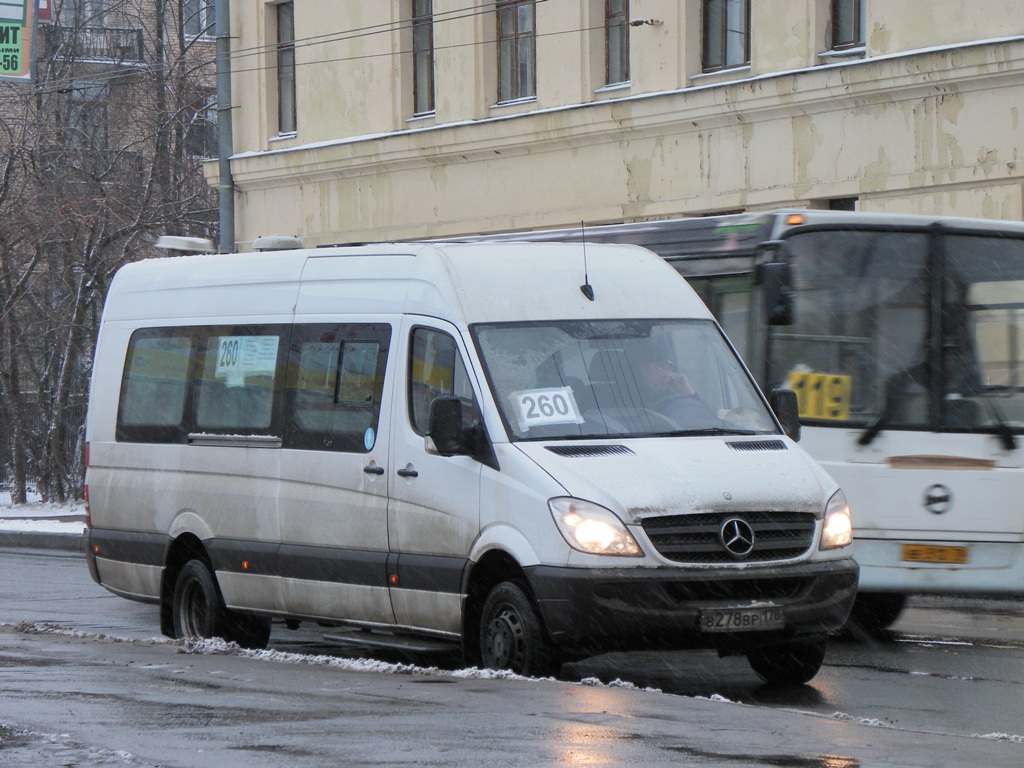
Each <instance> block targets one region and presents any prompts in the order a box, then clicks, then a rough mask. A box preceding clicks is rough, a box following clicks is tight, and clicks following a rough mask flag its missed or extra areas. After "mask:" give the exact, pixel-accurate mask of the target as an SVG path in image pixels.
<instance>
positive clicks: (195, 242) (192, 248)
mask: <svg viewBox="0 0 1024 768" xmlns="http://www.w3.org/2000/svg"><path fill="white" fill-rule="evenodd" d="M156 247H157V248H159V249H160V250H161V251H168V252H169V253H170V254H171V255H174V256H184V255H185V254H189V253H213V250H214V249H213V241H212V240H207V239H206V238H205V237H177V236H175V235H161V236H160V237H158V238H157V239H156Z"/></svg>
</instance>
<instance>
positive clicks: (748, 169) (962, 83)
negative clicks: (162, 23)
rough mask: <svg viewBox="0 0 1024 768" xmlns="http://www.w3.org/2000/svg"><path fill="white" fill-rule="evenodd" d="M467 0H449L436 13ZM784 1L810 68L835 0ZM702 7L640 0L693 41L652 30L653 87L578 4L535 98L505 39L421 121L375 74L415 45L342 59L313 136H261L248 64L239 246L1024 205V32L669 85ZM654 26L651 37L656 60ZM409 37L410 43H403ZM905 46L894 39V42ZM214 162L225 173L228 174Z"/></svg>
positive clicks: (983, 211) (482, 22)
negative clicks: (514, 100)
mask: <svg viewBox="0 0 1024 768" xmlns="http://www.w3.org/2000/svg"><path fill="white" fill-rule="evenodd" d="M312 2H313V3H314V5H316V0H312ZM448 2H453V0H435V13H436V12H438V9H439V8H442V9H443V8H444V7H445V5H446V3H448ZM772 3H774V4H775V6H776V7H777V8H778V9H779V10H780V13H779V16H778V19H777V20H776V24H775V27H772V28H771V29H774V32H772V34H779V35H783V37H784V38H785V39H786V40H787V41H789V43H792V44H789V43H787V45H786V46H784V48H783V49H782V50H781V53H779V52H777V54H776V55H778V56H781V57H782V58H784V59H785V60H786V61H788V62H795V61H796V60H797V59H799V50H801V47H802V49H803V50H804V51H805V52H806V51H808V50H813V48H808V47H807V46H808V45H810V43H808V42H807V40H810V39H811V38H813V37H814V36H815V35H813V34H810V33H807V34H806V35H804V36H803V37H800V35H803V34H804V33H803V32H801V30H800V21H799V15H800V12H799V9H802V8H805V7H806V12H807V13H811V12H812V11H814V12H820V10H821V8H823V7H827V5H828V3H827V2H826V3H823V2H820V1H819V0H807V2H798V3H795V4H793V6H792V7H794V8H796V9H797V11H792V12H791V11H787V10H786V8H787V7H788V4H787V3H784V2H781V0H772ZM772 3H766V4H765V6H768V5H771V4H772ZM906 4H907V5H908V6H912V5H920V4H918V3H915V2H914V1H913V0H906ZM985 4H986V5H987V6H988V5H991V6H993V8H994V7H995V6H997V5H999V3H997V2H996V1H995V0H987V1H986V3H985ZM254 5H255V4H254ZM755 5H757V4H755ZM879 5H880V4H879V3H870V4H869V7H870V8H871V9H878V6H879ZM891 5H893V4H886V6H885V7H886V8H888V7H890V6H891ZM934 5H935V4H932V5H930V6H929V7H933V8H934ZM940 5H941V6H942V7H944V8H947V7H948V8H951V9H952V8H958V7H959V6H960V5H961V3H960V2H959V0H944V2H942V3H941V4H940ZM1020 5H1021V7H1024V3H1021V4H1020ZM246 7H249V6H246ZM373 7H374V8H375V9H376V10H375V14H376V15H374V16H373V17H372V18H371V17H370V14H369V13H367V14H366V17H365V18H363V19H362V20H361V22H360V23H362V24H366V25H369V24H374V23H377V22H379V21H380V19H381V18H384V17H385V16H386V17H387V18H392V16H391V14H392V13H394V14H397V13H398V10H397V8H398V4H397V3H380V4H379V6H378V5H374V6H373ZM452 7H454V6H452ZM540 7H546V8H548V9H549V11H548V12H550V9H551V8H557V7H559V6H558V4H544V6H538V8H540ZM688 7H689V4H685V5H684V4H679V3H666V2H664V0H635V2H634V4H633V9H634V12H635V13H634V18H637V17H639V15H640V14H638V13H636V11H637V10H638V9H643V13H644V14H646V13H651V14H652V17H654V18H659V20H661V19H660V17H655V16H654V14H655V13H661V14H662V15H664V16H665V19H666V22H665V23H664V24H663V26H661V27H652V26H649V25H645V26H644V27H641V28H640V29H641V30H642V31H643V32H644V33H647V32H653V33H654V34H655V35H664V33H665V32H666V27H671V30H677V29H679V26H680V25H683V26H687V25H689V26H687V33H686V39H685V40H684V41H683V43H685V45H687V46H690V49H689V50H687V51H683V50H681V49H679V48H678V47H677V49H676V51H675V53H674V54H672V53H669V51H668V49H667V47H666V46H667V44H666V41H665V39H664V37H661V38H656V37H654V36H651V37H648V38H644V39H645V40H647V41H648V42H647V45H648V46H649V47H648V48H646V49H645V51H644V53H642V54H636V56H634V58H633V62H634V66H633V69H632V75H633V82H632V85H631V86H630V87H627V88H626V89H624V90H619V89H616V90H612V91H610V92H607V93H597V92H596V91H595V89H593V88H591V87H590V86H591V85H593V83H590V82H588V78H590V79H593V77H594V76H595V75H594V74H593V73H594V71H595V70H596V67H594V66H593V65H592V63H591V64H588V63H587V60H586V58H585V57H583V56H581V54H580V50H579V48H578V47H576V48H573V46H572V45H570V42H569V41H570V40H571V39H572V38H573V36H572V34H571V33H570V32H568V31H567V29H568V27H566V26H565V24H566V23H567V21H566V19H561V20H560V21H561V22H562V27H555V26H551V28H558V29H561V30H562V32H563V33H564V34H561V35H558V36H555V37H554V38H552V40H559V41H561V42H560V43H559V44H560V45H562V46H564V47H565V48H566V49H567V50H566V53H565V55H567V56H570V57H571V58H572V61H571V62H569V63H567V65H566V67H565V72H563V73H560V74H553V75H552V78H551V80H550V82H545V83H544V84H543V85H542V84H540V83H539V88H538V90H539V93H538V99H537V100H536V101H535V102H528V103H525V104H516V105H512V106H509V107H504V106H502V107H500V108H494V105H493V103H492V102H491V101H490V99H492V98H493V94H490V93H489V88H490V83H491V82H492V81H491V79H490V78H491V75H493V71H488V67H489V66H490V64H489V62H490V57H489V55H488V54H487V53H486V51H484V50H483V49H484V48H485V46H475V47H466V46H463V47H460V48H458V49H457V53H455V54H453V55H456V56H457V57H458V61H459V62H460V66H463V69H464V70H465V71H464V72H463V77H464V79H465V81H466V87H465V88H464V89H462V90H459V91H457V92H452V91H451V90H450V89H445V88H439V91H438V114H437V115H435V116H431V117H429V118H426V119H417V120H409V119H407V118H404V117H403V116H402V114H401V113H400V112H401V110H400V109H398V111H396V105H397V104H401V100H399V99H393V98H391V97H390V95H389V96H388V98H387V99H383V101H384V102H385V103H386V104H387V110H384V109H383V108H382V107H381V105H380V104H377V102H376V101H375V99H374V98H373V92H372V87H371V86H372V85H373V84H375V83H377V84H380V83H388V84H393V83H399V82H401V81H402V78H401V77H400V76H399V73H397V72H396V71H394V69H393V63H394V61H396V60H398V57H397V56H393V57H391V58H390V59H388V58H387V57H383V58H379V59H375V60H374V61H372V62H365V61H363V62H360V63H358V64H356V65H353V67H351V68H345V67H342V68H341V69H339V70H338V71H334V72H333V73H327V72H322V73H321V74H319V75H314V74H313V72H314V71H315V70H316V69H317V67H313V68H310V70H309V72H308V73H307V74H304V75H303V76H302V77H303V79H302V80H301V81H300V85H301V84H303V83H304V84H305V85H302V87H303V88H312V87H314V86H315V88H316V89H317V91H318V93H317V96H316V97H315V99H313V100H311V101H310V100H304V99H302V100H300V102H301V103H302V104H304V105H312V106H313V107H314V108H315V109H314V111H311V112H306V111H301V112H300V117H299V120H300V130H299V135H298V136H297V137H295V138H293V139H285V140H273V138H272V137H270V138H267V139H261V138H260V131H259V130H256V129H254V128H253V126H255V125H259V124H260V120H261V118H260V116H259V114H258V110H259V109H260V108H261V107H260V106H259V105H260V104H263V107H264V108H265V106H266V103H267V102H269V99H267V100H264V101H261V100H260V99H259V98H253V100H252V102H251V104H250V101H249V97H258V95H259V88H260V87H265V86H266V80H265V78H266V73H262V74H260V73H253V72H247V73H243V74H241V75H240V76H238V77H237V78H236V81H235V82H236V83H239V87H238V88H236V92H240V93H241V96H236V98H238V99H239V103H240V104H241V105H242V106H241V107H240V113H239V115H237V116H236V118H235V123H236V125H238V124H239V118H243V119H242V123H243V128H241V129H240V130H238V131H236V151H237V152H238V154H237V155H236V157H235V158H234V159H233V160H232V169H233V173H234V182H235V185H236V189H237V195H236V209H237V220H236V232H237V234H238V238H239V241H240V242H239V244H238V245H239V247H240V248H244V247H246V246H247V245H248V242H249V241H251V240H252V239H253V238H254V237H256V236H258V235H261V234H268V233H272V232H282V233H288V234H295V235H299V236H301V237H303V238H306V239H307V241H308V242H310V243H323V242H346V241H361V240H381V239H391V238H394V239H404V238H419V237H439V236H445V235H461V234H472V233H479V232H487V231H496V230H514V229H530V228H536V227H549V226H565V225H572V224H574V223H578V222H579V221H581V220H585V221H587V222H590V223H600V222H616V221H623V220H635V219H643V218H652V217H665V216H679V215H690V214H692V215H699V214H705V213H712V212H721V211H735V210H743V209H768V208H775V207H781V206H791V205H796V206H799V205H826V204H827V200H828V199H830V198H836V197H855V198H858V207H859V208H861V209H864V210H885V211H905V212H923V213H945V214H951V215H963V216H987V217H995V218H1009V219H1021V218H1022V214H1024V211H1022V193H1021V189H1022V185H1024V168H1022V167H1021V158H1020V157H1019V155H1020V152H1021V138H1020V137H1021V135H1022V130H1021V128H1022V126H1021V124H1020V123H1021V119H1020V118H1021V116H1020V110H1021V109H1024V106H1022V105H1024V38H1022V39H1014V40H1009V41H1003V42H988V43H984V44H976V45H970V46H964V47H953V48H949V49H928V50H925V51H920V52H915V53H909V54H905V55H889V56H882V57H876V58H867V59H864V60H843V61H841V62H837V63H832V64H828V65H824V66H809V67H806V68H797V69H789V70H785V71H777V72H776V73H770V72H769V73H767V74H762V75H756V74H751V73H750V72H749V71H748V72H746V73H745V74H744V75H736V74H733V75H731V77H734V78H736V77H739V78H740V79H734V80H733V81H729V80H728V77H725V76H716V78H711V79H704V78H695V79H694V78H691V79H687V78H685V77H684V78H682V80H683V82H682V83H681V84H680V85H679V86H673V87H669V88H666V89H665V90H662V91H654V92H650V91H648V90H647V89H646V88H645V84H646V82H647V81H645V78H649V79H650V80H649V81H652V82H658V83H660V84H662V85H667V84H669V83H675V82H677V81H678V80H679V79H680V72H681V71H683V70H685V69H686V68H687V67H689V66H691V65H690V63H689V62H691V58H692V54H693V51H692V35H691V34H690V33H691V32H692V24H691V23H690V22H692V19H689V17H688V16H687V15H686V14H684V13H683V9H684V8H688ZM757 7H762V6H757ZM673 9H675V15H674V16H672V15H670V12H671V11H672V10H673ZM815 9H816V10H815ZM385 11H386V13H385ZM872 12H874V10H872ZM882 12H883V11H882V10H879V12H878V13H879V14H881V13H882ZM539 13H540V10H538V14H539ZM594 13H595V11H594V9H593V8H589V9H588V13H582V12H581V10H580V8H578V7H577V8H576V10H575V12H574V14H572V15H571V18H572V19H575V21H576V23H579V20H580V19H583V18H592V17H593V15H594ZM892 13H895V12H894V11H893V12H891V13H890V15H889V16H887V17H882V16H881V15H878V16H876V17H875V18H876V20H877V21H878V22H879V24H880V26H879V27H878V29H879V30H882V31H883V32H884V29H885V28H888V27H891V26H892V24H893V23H895V22H893V21H890V19H892V18H894V17H893V16H892ZM382 14H383V15H382ZM936 15H941V14H936ZM491 20H492V19H491V18H490V17H487V16H485V15H482V16H478V17H474V18H473V19H472V20H470V21H467V22H466V24H468V25H469V27H467V29H469V28H471V29H472V30H473V31H471V32H466V34H467V35H471V34H478V35H485V34H486V33H487V32H488V31H490V21H491ZM882 21H884V22H885V23H884V24H882V23H881V22H882ZM236 23H237V24H238V25H240V26H239V28H240V29H251V28H253V27H258V26H259V24H260V23H261V22H260V17H259V14H258V12H257V11H256V10H249V11H246V10H243V11H242V18H241V19H240V20H238V21H237V22H236ZM461 23H462V22H460V24H461ZM539 23H540V22H538V24H539ZM901 23H903V22H901ZM1000 23H1001V22H1000ZM869 26H870V25H869ZM997 26H998V25H997ZM1022 26H1024V25H1022ZM776 27H777V28H776ZM1000 28H1001V27H1000ZM454 29H455V27H451V28H445V30H444V31H443V32H442V31H439V32H438V33H437V34H436V35H435V40H436V44H437V45H441V43H440V40H441V39H445V40H449V41H454V39H455V37H445V38H443V37H442V36H443V35H449V36H450V35H455V32H453V30H454ZM766 30H768V28H767V27H766ZM768 31H770V30H768ZM1022 31H1024V30H1022ZM461 34H462V33H461V32H460V33H459V35H461ZM904 34H909V33H908V32H906V31H904ZM798 38H799V39H800V40H801V41H802V42H800V43H799V44H796V43H793V42H792V41H794V40H797V39H798ZM764 39H768V38H762V40H764ZM637 40H638V38H637V37H636V33H634V36H633V37H632V41H633V43H632V44H633V45H634V53H636V46H637ZM654 40H660V41H661V42H660V43H658V44H657V45H655V44H653V43H651V41H654ZM756 40H757V38H756V37H755V41H756ZM812 42H813V41H812ZM683 43H680V45H682V44H683ZM250 44H251V43H250ZM388 45H389V46H398V47H399V48H400V45H401V44H400V41H397V38H395V40H392V41H391V42H389V43H388ZM544 45H545V46H546V50H547V53H546V54H545V55H546V56H547V57H549V58H551V57H555V56H556V55H557V51H556V49H557V46H555V45H554V44H553V43H552V42H551V40H549V41H548V42H546V43H545V44H544ZM872 45H874V44H872ZM886 45H887V46H891V45H893V43H892V40H891V35H890V39H889V41H888V42H887V43H886ZM325 50H326V51H330V50H332V49H325ZM652 51H656V52H658V53H657V56H654V57H652V54H651V52H652ZM339 52H340V51H335V52H334V53H339ZM306 55H311V54H308V53H307V54H306ZM318 55H320V54H318ZM331 55H334V54H331ZM765 56H768V54H767V53H766V54H765ZM658 57H662V58H663V59H664V60H663V61H661V62H660V64H659V62H658V61H657V60H656V59H657V58H658ZM388 62H391V63H390V64H389V63H388ZM389 67H390V68H391V69H389ZM320 69H322V68H320ZM492 69H493V68H492ZM752 69H754V70H756V69H758V68H757V67H754V68H752ZM453 70H454V67H453V65H452V64H451V62H450V61H449V62H448V63H442V62H441V61H439V62H438V75H437V76H438V78H441V77H449V76H452V75H453ZM602 71H603V70H602ZM723 77H724V78H725V79H724V80H723ZM261 78H263V80H261ZM470 80H471V81H472V82H470ZM260 83H262V85H260ZM581 86H582V88H581ZM382 87H383V86H382ZM390 87H391V85H388V88H390ZM349 91H356V92H352V93H350V92H349ZM339 92H340V93H339ZM591 97H592V98H591ZM573 99H584V101H582V102H579V101H576V102H574V101H573ZM339 110H343V112H339ZM450 111H453V112H454V114H450V113H449V112H450ZM246 118H249V119H246ZM264 122H265V121H264ZM208 172H209V173H210V174H211V179H212V180H213V181H214V182H215V181H216V177H215V173H216V168H215V167H211V168H208Z"/></svg>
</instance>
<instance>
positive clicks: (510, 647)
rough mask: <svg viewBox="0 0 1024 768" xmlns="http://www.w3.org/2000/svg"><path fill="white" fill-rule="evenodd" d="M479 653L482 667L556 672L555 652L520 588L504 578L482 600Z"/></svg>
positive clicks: (527, 672) (534, 674)
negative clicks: (485, 598)
mask: <svg viewBox="0 0 1024 768" xmlns="http://www.w3.org/2000/svg"><path fill="white" fill-rule="evenodd" d="M480 655H481V663H482V665H483V667H484V668H485V669H509V670H512V671H513V672H515V673H516V674H519V675H526V676H528V677H548V676H550V675H554V674H557V672H558V667H559V664H558V655H557V653H556V651H555V648H554V646H553V645H552V644H551V642H550V641H549V640H548V638H547V636H546V635H545V633H544V627H543V626H542V625H541V621H540V617H539V616H538V615H537V612H536V610H535V609H534V607H533V603H532V602H530V598H529V597H527V595H526V593H525V592H524V591H523V589H522V588H521V587H520V586H519V585H518V584H514V583H512V582H510V581H503V582H501V583H500V584H498V585H497V586H496V587H495V588H494V589H492V590H491V592H490V594H489V595H488V596H487V600H485V601H484V607H483V611H482V615H481V621H480Z"/></svg>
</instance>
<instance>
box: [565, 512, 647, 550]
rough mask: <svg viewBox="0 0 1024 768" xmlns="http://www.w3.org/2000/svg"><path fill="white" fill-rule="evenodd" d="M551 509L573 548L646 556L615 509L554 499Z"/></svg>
mask: <svg viewBox="0 0 1024 768" xmlns="http://www.w3.org/2000/svg"><path fill="white" fill-rule="evenodd" d="M548 507H549V508H550V509H551V515H552V517H554V518H555V524H556V525H557V526H558V530H559V531H560V532H561V534H562V536H563V538H564V539H565V540H566V542H567V543H568V544H569V546H570V547H572V548H573V549H578V550H579V551H580V552H586V553H588V554H591V555H626V556H632V557H636V556H640V557H643V552H641V551H640V546H639V545H638V544H637V543H636V540H635V539H634V538H633V537H632V535H630V533H629V531H627V530H626V526H625V525H624V524H623V522H622V521H621V520H619V518H618V517H617V516H616V515H615V513H614V512H612V511H611V510H608V509H605V508H604V507H602V506H599V505H597V504H594V503H593V502H590V501H583V500H582V499H571V498H565V497H563V498H557V499H551V500H550V501H549V502H548Z"/></svg>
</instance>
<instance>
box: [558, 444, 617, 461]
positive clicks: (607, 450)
mask: <svg viewBox="0 0 1024 768" xmlns="http://www.w3.org/2000/svg"><path fill="white" fill-rule="evenodd" d="M544 447H545V448H547V449H548V450H549V451H551V452H552V453H554V454H557V455H559V456H568V457H569V458H571V459H583V458H588V457H591V456H636V454H635V453H633V451H632V450H630V449H629V448H627V447H626V446H624V445H545V446H544Z"/></svg>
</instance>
